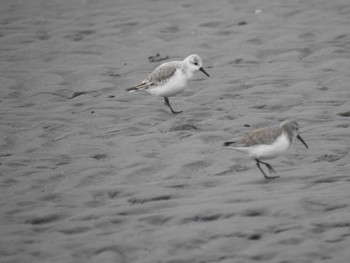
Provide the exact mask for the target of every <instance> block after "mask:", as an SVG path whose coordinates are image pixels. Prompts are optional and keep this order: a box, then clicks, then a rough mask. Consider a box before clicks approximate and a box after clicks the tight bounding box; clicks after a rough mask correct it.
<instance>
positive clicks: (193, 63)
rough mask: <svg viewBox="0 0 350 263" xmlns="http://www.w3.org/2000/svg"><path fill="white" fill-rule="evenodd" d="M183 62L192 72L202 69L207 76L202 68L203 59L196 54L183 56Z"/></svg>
mask: <svg viewBox="0 0 350 263" xmlns="http://www.w3.org/2000/svg"><path fill="white" fill-rule="evenodd" d="M184 63H185V64H186V66H187V68H188V69H189V71H190V72H191V73H192V74H193V73H194V72H197V71H202V72H203V73H204V74H205V75H207V76H208V77H209V74H208V73H207V72H206V71H205V70H204V69H203V67H202V66H203V61H202V59H201V58H200V56H198V55H195V54H193V55H190V56H188V57H187V58H185V60H184Z"/></svg>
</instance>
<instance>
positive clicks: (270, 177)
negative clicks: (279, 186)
mask: <svg viewBox="0 0 350 263" xmlns="http://www.w3.org/2000/svg"><path fill="white" fill-rule="evenodd" d="M255 161H256V165H257V166H258V168H259V170H260V171H261V172H262V173H263V175H264V177H265V179H275V178H277V177H279V176H267V175H266V174H265V172H264V170H263V169H262V168H261V167H260V163H262V164H265V165H266V167H267V168H268V169H269V172H270V173H276V172H275V170H274V169H273V168H272V166H271V165H270V164H268V163H265V162H262V161H260V160H258V159H255Z"/></svg>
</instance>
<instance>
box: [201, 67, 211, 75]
mask: <svg viewBox="0 0 350 263" xmlns="http://www.w3.org/2000/svg"><path fill="white" fill-rule="evenodd" d="M199 70H200V71H202V72H203V73H204V74H205V75H207V76H208V77H210V76H209V74H208V73H207V72H206V71H205V70H204V68H202V67H200V68H199Z"/></svg>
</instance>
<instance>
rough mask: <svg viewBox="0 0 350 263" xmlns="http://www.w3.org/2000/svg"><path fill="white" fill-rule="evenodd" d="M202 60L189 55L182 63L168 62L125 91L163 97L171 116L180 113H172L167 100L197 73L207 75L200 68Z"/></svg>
mask: <svg viewBox="0 0 350 263" xmlns="http://www.w3.org/2000/svg"><path fill="white" fill-rule="evenodd" d="M202 65H203V62H202V59H201V58H200V57H199V56H198V55H190V56H188V57H187V58H185V59H184V60H183V61H170V62H166V63H164V64H162V65H160V66H158V67H157V68H156V69H155V70H154V71H153V72H152V73H151V74H150V75H149V76H148V77H147V78H145V79H144V80H143V81H142V82H141V83H140V84H138V85H136V86H135V87H131V88H128V89H126V90H127V91H129V92H132V91H139V90H145V91H147V92H148V93H150V94H151V95H155V96H160V97H164V102H165V105H166V106H168V107H169V108H170V110H171V112H172V113H173V114H177V113H180V112H182V111H174V110H173V108H172V107H171V105H170V102H169V98H168V97H170V96H174V95H176V94H178V93H180V92H181V91H183V90H185V89H186V86H187V82H188V80H190V79H191V78H192V77H193V74H194V73H195V72H197V71H202V72H203V73H204V74H205V75H207V76H208V77H209V74H208V73H207V72H206V71H205V70H204V69H203V67H202Z"/></svg>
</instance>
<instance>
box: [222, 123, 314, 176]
mask: <svg viewBox="0 0 350 263" xmlns="http://www.w3.org/2000/svg"><path fill="white" fill-rule="evenodd" d="M298 129H299V126H298V123H297V122H296V121H284V122H282V123H281V124H280V126H279V127H265V128H261V129H257V130H255V131H253V132H252V133H250V134H248V135H246V136H245V137H243V138H241V139H238V140H232V141H228V142H225V143H224V146H226V147H228V148H233V149H235V150H237V151H241V152H245V153H246V154H248V156H249V157H250V158H252V159H254V160H255V161H256V165H257V166H258V168H259V170H260V171H261V172H262V173H263V175H264V177H265V178H266V179H273V178H276V177H278V176H267V175H266V174H265V172H264V170H263V169H262V168H261V167H260V164H261V163H262V164H264V165H265V166H266V167H267V169H268V170H269V172H270V173H271V174H272V173H276V172H275V170H274V169H273V168H272V166H271V165H270V164H269V163H266V162H263V161H261V160H268V159H273V158H275V157H277V156H279V155H281V154H282V153H283V152H285V151H286V150H287V149H288V148H289V147H290V146H291V145H292V143H293V142H294V140H295V138H297V139H299V140H300V141H301V142H302V143H303V144H304V145H305V147H306V148H308V146H307V144H306V143H305V141H304V140H303V139H302V138H301V136H300V134H299V132H298Z"/></svg>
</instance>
